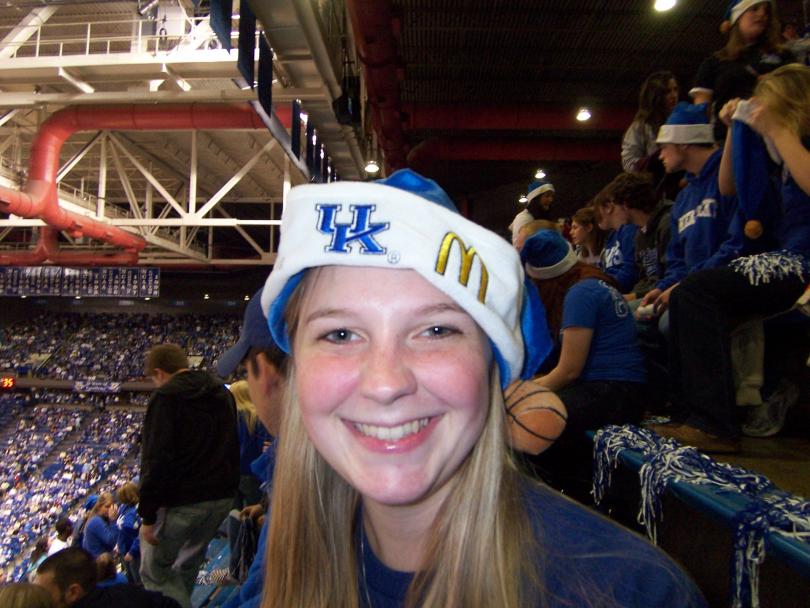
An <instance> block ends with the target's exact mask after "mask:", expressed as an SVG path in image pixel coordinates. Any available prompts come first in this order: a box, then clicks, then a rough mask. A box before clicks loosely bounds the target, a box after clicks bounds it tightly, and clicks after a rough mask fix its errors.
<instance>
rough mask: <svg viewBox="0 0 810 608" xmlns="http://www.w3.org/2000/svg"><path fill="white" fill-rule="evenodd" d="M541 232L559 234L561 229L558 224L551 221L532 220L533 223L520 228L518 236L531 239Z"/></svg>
mask: <svg viewBox="0 0 810 608" xmlns="http://www.w3.org/2000/svg"><path fill="white" fill-rule="evenodd" d="M539 230H555V231H556V232H559V231H560V227H559V226H558V225H557V222H552V221H551V220H532V221H531V222H528V223H526V224H523V226H521V227H520V230H518V234H521V235H524V236H525V237H526V238H529V237H530V236H531V235H533V234H534V233H535V232H538V231H539Z"/></svg>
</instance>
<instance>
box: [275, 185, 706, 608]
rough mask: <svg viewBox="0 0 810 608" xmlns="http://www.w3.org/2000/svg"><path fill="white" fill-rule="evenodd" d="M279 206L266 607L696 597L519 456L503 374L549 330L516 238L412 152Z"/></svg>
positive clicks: (670, 602)
mask: <svg viewBox="0 0 810 608" xmlns="http://www.w3.org/2000/svg"><path fill="white" fill-rule="evenodd" d="M366 201H369V203H368V204H366ZM371 201H373V204H372V203H371ZM283 221H284V234H283V236H282V239H281V243H280V247H279V253H278V258H277V261H276V265H275V267H274V270H273V272H272V274H271V275H270V277H269V278H268V281H267V283H266V284H265V288H264V292H263V294H262V307H263V309H264V310H265V312H266V313H267V315H268V324H269V326H270V328H271V330H272V332H273V337H274V338H275V340H276V342H277V343H278V345H279V347H281V348H283V349H284V350H286V351H288V352H290V353H291V356H292V359H291V361H292V365H291V366H290V372H289V376H288V386H289V390H288V391H287V394H286V399H285V403H284V416H283V420H282V427H281V431H280V433H279V439H278V455H277V461H276V469H275V473H274V480H273V484H274V485H273V494H272V504H271V516H270V527H269V531H268V536H267V553H266V555H267V558H266V568H267V570H266V572H265V578H264V595H263V601H262V606H263V607H264V608H271V607H284V608H287V607H288V606H304V605H305V606H310V607H324V608H325V607H326V606H364V607H367V608H388V607H391V608H394V607H396V608H400V607H404V606H408V607H415V606H425V607H428V606H441V607H442V608H459V607H462V606H463V607H465V608H466V607H472V608H475V607H483V606H499V607H503V608H518V607H521V608H522V607H529V606H540V605H543V606H550V607H558V606H591V605H605V604H606V598H609V599H607V602H608V603H610V604H611V605H617V606H639V607H640V606H645V607H656V606H657V607H663V606H667V607H686V606H703V605H704V602H703V600H702V599H701V598H700V596H699V593H698V592H697V591H696V590H695V588H694V586H693V585H692V584H691V583H689V582H688V580H687V579H686V578H685V577H684V576H683V575H682V574H681V573H679V572H678V569H677V568H676V567H674V566H673V564H672V563H671V562H669V561H668V560H667V559H666V558H664V557H663V556H662V555H661V554H660V553H659V552H658V551H657V550H656V549H654V548H652V547H651V546H650V545H649V544H648V543H646V542H645V541H642V539H640V538H638V537H635V536H633V535H632V534H631V533H629V532H627V531H626V530H621V529H620V528H618V527H617V526H616V525H615V524H612V523H610V522H608V521H606V520H604V519H602V518H600V517H599V516H597V515H595V514H593V513H590V512H588V511H587V510H586V509H583V508H582V507H580V506H578V505H576V504H574V503H572V502H570V501H568V500H566V499H564V498H562V497H561V496H559V495H558V494H557V493H555V492H552V491H550V490H548V488H545V487H544V486H539V485H537V484H536V483H535V482H533V481H531V480H529V479H527V478H525V477H522V476H521V474H520V473H519V472H518V470H517V469H516V468H515V467H514V465H513V464H512V463H511V461H510V459H509V456H508V452H507V449H506V444H505V441H506V439H505V437H506V431H505V429H506V412H505V408H504V403H503V389H504V387H506V386H507V385H509V384H510V383H511V382H512V381H513V380H517V379H518V378H524V379H525V378H526V377H527V370H531V372H533V371H534V369H535V364H536V363H537V359H538V358H540V359H542V356H543V355H544V354H545V352H547V346H548V345H547V342H548V336H547V335H545V336H544V335H540V334H536V333H533V332H532V331H531V328H534V327H537V323H538V321H539V320H540V317H539V316H538V315H542V310H541V308H540V307H539V303H538V302H537V300H536V293H535V292H534V290H533V289H532V288H531V286H527V285H526V284H525V283H524V280H523V279H524V277H523V272H522V270H521V264H520V260H519V258H518V255H517V253H516V252H515V250H514V249H513V248H512V247H511V246H510V245H509V244H508V243H507V242H506V241H504V240H503V239H501V238H500V237H498V236H497V235H495V234H493V233H491V232H489V231H488V230H486V229H484V228H482V227H481V226H478V225H477V224H474V223H473V222H471V221H469V220H466V219H465V218H463V217H461V216H460V215H459V214H458V213H457V212H455V210H454V206H453V205H452V202H450V200H449V198H448V197H447V195H446V194H445V193H444V192H443V191H442V190H441V189H440V188H439V187H438V186H437V185H436V184H435V183H434V182H432V181H429V180H426V179H424V178H422V177H421V176H419V175H416V174H414V173H413V172H411V171H408V170H404V171H398V172H396V173H394V174H393V175H391V176H390V177H388V178H387V179H385V180H383V181H382V182H377V183H355V182H335V183H330V184H326V185H304V186H298V187H296V188H293V189H292V190H291V191H290V193H289V198H288V205H287V207H286V208H285V213H284V219H283ZM524 330H525V331H524ZM524 337H525V340H524ZM538 355H539V356H538Z"/></svg>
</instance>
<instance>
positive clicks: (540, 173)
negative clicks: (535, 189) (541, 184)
mask: <svg viewBox="0 0 810 608" xmlns="http://www.w3.org/2000/svg"><path fill="white" fill-rule="evenodd" d="M545 176H546V172H545V171H543V170H542V169H538V170H537V171H536V172H535V173H534V179H543V178H544V177H545Z"/></svg>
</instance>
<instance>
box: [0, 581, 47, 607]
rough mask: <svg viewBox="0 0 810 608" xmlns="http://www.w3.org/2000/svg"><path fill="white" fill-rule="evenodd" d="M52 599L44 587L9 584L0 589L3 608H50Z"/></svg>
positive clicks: (0, 602) (29, 584)
mask: <svg viewBox="0 0 810 608" xmlns="http://www.w3.org/2000/svg"><path fill="white" fill-rule="evenodd" d="M53 605H54V604H53V599H51V594H50V593H48V590H47V589H45V587H40V586H39V585H34V584H32V583H11V584H10V585H5V586H4V587H2V588H0V606H3V608H52V607H53Z"/></svg>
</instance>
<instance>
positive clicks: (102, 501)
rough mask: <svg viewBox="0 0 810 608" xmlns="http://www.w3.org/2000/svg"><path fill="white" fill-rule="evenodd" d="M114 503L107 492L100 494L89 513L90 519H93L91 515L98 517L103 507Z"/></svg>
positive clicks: (111, 496)
mask: <svg viewBox="0 0 810 608" xmlns="http://www.w3.org/2000/svg"><path fill="white" fill-rule="evenodd" d="M114 502H115V500H113V495H112V494H110V493H109V492H104V493H103V494H100V495H99V497H98V500H97V501H96V504H95V505H93V510H92V511H90V517H93V515H98V514H99V511H101V509H103V508H104V507H109V506H110V505H111V504H113V503H114ZM88 521H89V518H88Z"/></svg>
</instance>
